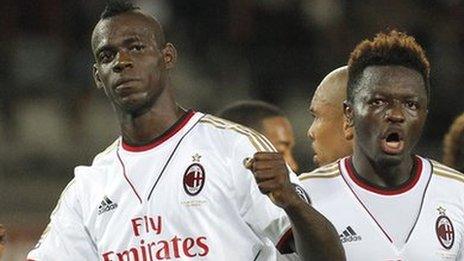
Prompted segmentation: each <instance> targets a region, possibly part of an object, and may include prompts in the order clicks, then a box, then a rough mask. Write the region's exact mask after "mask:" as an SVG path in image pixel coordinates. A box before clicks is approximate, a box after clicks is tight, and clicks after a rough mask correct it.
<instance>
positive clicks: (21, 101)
mask: <svg viewBox="0 0 464 261" xmlns="http://www.w3.org/2000/svg"><path fill="white" fill-rule="evenodd" d="M137 2H138V3H140V5H141V6H142V7H143V9H144V10H145V11H147V12H150V13H153V14H155V15H156V16H157V17H158V18H159V20H160V21H161V23H162V24H163V25H164V27H165V31H166V34H167V39H168V40H169V41H171V42H172V43H174V45H175V46H176V47H177V49H178V52H179V63H178V66H177V69H176V71H175V72H174V86H175V87H176V89H177V96H178V100H179V102H180V104H181V105H183V106H184V107H189V108H194V109H196V110H199V111H202V112H208V113H214V112H216V111H217V110H219V109H221V108H222V107H223V106H225V105H226V104H229V103H231V102H233V101H236V100H239V99H261V100H265V101H268V102H271V103H275V104H276V105H278V106H280V107H282V108H283V109H284V110H285V111H286V112H287V113H288V115H289V118H290V121H291V122H292V123H293V124H294V128H295V133H296V136H297V147H296V151H295V152H296V155H297V160H298V162H299V164H300V166H301V169H302V170H303V171H309V170H311V169H312V168H313V167H314V166H313V165H312V162H311V154H312V151H311V148H310V143H309V141H308V140H307V138H306V137H305V135H306V130H307V128H308V127H309V125H310V124H311V121H312V118H311V116H310V114H309V113H308V110H307V109H308V107H309V101H310V98H311V95H312V93H313V92H314V89H315V87H316V86H317V85H318V84H319V82H320V81H321V80H322V78H323V77H324V76H325V75H326V74H327V73H329V72H330V71H332V70H333V69H335V68H337V67H340V66H342V65H344V64H346V62H347V60H348V55H349V53H350V51H351V50H352V49H353V48H354V47H355V45H356V44H357V43H358V42H360V41H361V40H362V39H364V38H372V37H373V36H374V34H375V33H376V32H379V31H381V30H387V29H393V28H396V29H399V30H403V31H406V32H407V33H409V34H411V35H413V36H414V37H416V39H417V40H418V42H419V43H420V44H422V45H423V47H424V48H425V50H426V51H427V55H428V57H429V59H430V61H431V65H432V73H431V78H432V96H431V97H432V98H431V105H430V112H429V119H428V124H427V126H426V128H425V131H424V135H423V138H422V140H421V143H420V145H419V146H418V152H419V153H421V154H422V155H426V156H429V157H433V158H436V159H440V158H441V142H442V138H443V135H444V133H445V132H446V131H447V128H448V126H449V125H450V123H451V121H452V120H453V119H454V118H455V117H456V116H457V115H458V114H459V113H460V112H462V111H464V103H463V102H462V98H463V97H464V95H463V93H464V90H463V88H462V86H461V83H462V82H463V79H464V74H462V73H461V71H460V70H461V69H462V68H463V57H464V26H463V25H464V4H463V2H462V1H459V0H441V1H438V0H437V1H405V0H389V1H369V0H367V1H341V0H313V1H303V0H223V1H221V0H196V1H187V0H151V1H150V0H145V1H137ZM1 3H2V4H1V11H2V12H1V14H2V18H1V19H0V35H1V37H0V57H1V58H0V61H1V62H0V80H1V81H0V82H1V84H2V86H1V88H0V92H1V93H0V141H1V144H2V145H1V146H0V223H4V224H5V225H6V227H7V228H8V229H9V231H10V236H9V245H8V250H7V253H6V254H7V257H6V260H23V259H24V254H25V252H26V251H27V249H29V248H30V247H31V245H32V244H33V242H35V241H36V240H37V239H38V237H39V235H40V233H41V231H42V230H43V229H44V227H45V225H46V223H47V222H48V215H49V213H50V212H51V210H52V208H53V206H54V205H55V203H56V200H57V199H58V197H59V193H60V191H61V190H62V189H63V188H64V186H65V184H66V183H67V182H68V181H69V180H70V179H71V178H72V177H73V167H74V166H76V165H78V164H89V163H90V162H91V159H92V157H93V156H94V155H96V154H97V153H98V152H100V151H102V150H104V149H105V148H106V146H107V145H109V144H110V143H111V141H112V140H114V139H115V138H116V137H117V135H118V126H117V122H116V119H115V117H114V115H113V112H112V108H111V106H110V105H109V103H108V102H107V100H106V99H105V97H104V94H103V93H102V92H101V91H99V90H97V89H96V88H95V87H94V84H93V81H92V78H91V65H92V63H93V58H92V54H91V51H90V34H91V30H92V28H93V26H94V24H95V23H96V22H97V20H98V16H99V13H100V12H101V10H102V8H103V6H104V1H85V0H35V1H25V0H20V1H13V0H2V2H1Z"/></svg>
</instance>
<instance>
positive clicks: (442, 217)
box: [435, 206, 454, 249]
mask: <svg viewBox="0 0 464 261" xmlns="http://www.w3.org/2000/svg"><path fill="white" fill-rule="evenodd" d="M437 210H438V213H439V216H438V218H437V221H436V222H435V232H436V233H437V238H438V241H439V242H440V244H441V245H442V246H443V247H444V248H445V249H451V248H452V247H453V244H454V227H453V223H452V222H451V219H449V217H448V216H446V213H445V211H446V209H444V208H443V207H441V206H440V207H439V208H437Z"/></svg>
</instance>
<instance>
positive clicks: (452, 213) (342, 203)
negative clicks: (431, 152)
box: [314, 184, 464, 260]
mask: <svg viewBox="0 0 464 261" xmlns="http://www.w3.org/2000/svg"><path fill="white" fill-rule="evenodd" d="M340 185H341V186H340V187H339V189H337V192H336V193H335V194H334V195H333V196H331V197H330V198H328V199H326V200H324V201H323V200H322V199H320V200H319V202H314V204H315V207H316V208H318V210H320V211H321V212H322V213H323V214H324V215H326V217H328V219H329V220H330V221H331V222H332V223H333V224H334V226H335V227H336V229H337V231H338V233H339V235H340V240H341V242H342V244H343V246H344V248H345V251H346V254H347V257H348V260H455V259H456V258H457V257H458V255H459V254H460V251H461V250H460V247H461V244H462V243H461V242H462V240H463V231H464V226H463V222H462V221H463V217H464V213H463V210H462V206H461V204H460V203H459V200H458V198H457V197H453V196H452V195H451V196H450V195H448V194H447V193H443V188H439V187H437V186H434V185H433V184H431V186H430V187H429V188H428V189H427V191H426V193H425V194H424V195H423V199H422V198H421V200H420V201H418V202H416V203H414V204H417V205H418V206H411V207H409V208H404V207H403V206H400V207H395V206H394V205H391V204H382V202H370V203H371V204H370V205H372V204H377V206H382V207H383V211H385V213H388V216H389V217H390V220H393V221H395V222H397V224H399V226H401V225H403V223H404V222H405V221H408V222H409V220H411V221H412V223H411V226H410V227H409V228H408V230H407V234H406V237H405V242H395V241H394V239H393V237H392V236H391V235H389V233H388V230H387V229H386V227H385V224H383V223H382V220H381V219H379V218H377V217H376V215H375V214H374V213H372V212H371V211H370V210H369V207H367V206H365V205H363V204H362V203H360V202H359V200H358V199H357V198H356V197H355V196H354V195H353V193H352V192H351V191H349V190H347V189H346V188H344V187H343V184H340ZM406 203H407V202H405V204H406ZM409 204H413V202H412V201H411V202H409ZM416 207H417V208H416ZM376 212H377V213H378V210H377V211H376ZM390 226H392V224H390ZM393 226H394V223H393Z"/></svg>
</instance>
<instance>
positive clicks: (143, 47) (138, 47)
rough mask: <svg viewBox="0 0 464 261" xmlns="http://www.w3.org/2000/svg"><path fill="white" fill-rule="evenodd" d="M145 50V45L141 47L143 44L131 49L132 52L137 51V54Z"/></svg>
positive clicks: (133, 46)
mask: <svg viewBox="0 0 464 261" xmlns="http://www.w3.org/2000/svg"><path fill="white" fill-rule="evenodd" d="M143 49H145V46H144V45H141V44H135V45H132V46H131V47H130V50H131V51H137V52H140V51H142V50H143Z"/></svg>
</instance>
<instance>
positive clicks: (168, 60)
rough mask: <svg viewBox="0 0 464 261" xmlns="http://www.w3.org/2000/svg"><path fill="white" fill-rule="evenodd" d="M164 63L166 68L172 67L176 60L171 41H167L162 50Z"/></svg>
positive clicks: (175, 51) (175, 52) (174, 48)
mask: <svg viewBox="0 0 464 261" xmlns="http://www.w3.org/2000/svg"><path fill="white" fill-rule="evenodd" d="M161 53H162V54H163V59H164V64H165V68H166V69H172V68H174V67H175V65H176V62H177V50H176V47H174V45H173V44H172V43H167V44H166V46H165V47H164V49H163V50H161Z"/></svg>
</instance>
